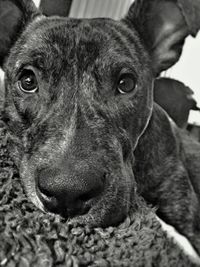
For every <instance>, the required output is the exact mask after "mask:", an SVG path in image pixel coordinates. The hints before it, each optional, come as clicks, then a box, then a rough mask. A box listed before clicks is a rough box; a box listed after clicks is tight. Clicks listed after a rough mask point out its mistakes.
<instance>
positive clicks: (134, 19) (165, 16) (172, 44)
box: [124, 0, 190, 75]
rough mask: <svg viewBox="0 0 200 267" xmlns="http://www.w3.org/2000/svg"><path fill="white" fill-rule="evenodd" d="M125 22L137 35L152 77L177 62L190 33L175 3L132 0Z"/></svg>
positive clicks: (154, 0)
mask: <svg viewBox="0 0 200 267" xmlns="http://www.w3.org/2000/svg"><path fill="white" fill-rule="evenodd" d="M124 21H125V22H126V23H127V25H128V26H129V27H134V28H135V29H136V30H137V32H138V33H139V36H140V38H141V40H142V41H143V43H144V45H145V46H146V48H147V50H148V51H149V54H150V56H151V59H152V67H153V71H154V73H155V75H158V74H159V73H160V72H161V71H163V70H166V69H168V68H170V67H171V66H172V65H174V64H175V63H176V62H177V61H178V59H179V57H180V55H181V53H182V48H183V44H184V41H185V38H186V37H187V36H188V35H189V34H190V32H189V28H188V26H187V23H186V21H185V19H184V16H183V14H182V12H181V9H180V8H179V5H178V3H177V1H176V0H135V2H134V3H133V4H132V6H131V7H130V10H129V12H128V14H127V16H126V18H125V19H124Z"/></svg>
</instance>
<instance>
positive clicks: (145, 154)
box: [133, 104, 180, 201]
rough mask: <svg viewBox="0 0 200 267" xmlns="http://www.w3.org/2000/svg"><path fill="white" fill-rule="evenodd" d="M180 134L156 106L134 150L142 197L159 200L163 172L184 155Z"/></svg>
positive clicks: (134, 169)
mask: <svg viewBox="0 0 200 267" xmlns="http://www.w3.org/2000/svg"><path fill="white" fill-rule="evenodd" d="M177 134H178V133H177V131H176V127H175V125H174V126H173V124H172V122H171V121H170V118H169V117H168V116H167V114H166V113H165V112H164V111H163V110H162V108H160V107H159V106H158V105H157V104H154V108H153V113H152V116H151V119H150V121H149V125H148V127H147V129H146V131H145V132H144V134H143V135H142V136H141V138H140V140H139V142H138V145H137V147H136V149H135V151H134V156H135V165H134V168H133V171H134V174H135V178H136V181H137V184H138V190H139V192H140V193H141V194H145V196H146V195H148V196H149V197H148V198H149V201H156V199H157V197H158V196H157V195H156V194H157V191H158V190H156V189H158V187H159V186H160V185H161V183H162V180H161V179H162V175H161V173H162V172H163V171H164V169H165V164H166V162H167V161H169V160H172V159H173V157H174V156H177V153H180V151H179V150H180V144H179V143H178V141H177V137H176V135H177Z"/></svg>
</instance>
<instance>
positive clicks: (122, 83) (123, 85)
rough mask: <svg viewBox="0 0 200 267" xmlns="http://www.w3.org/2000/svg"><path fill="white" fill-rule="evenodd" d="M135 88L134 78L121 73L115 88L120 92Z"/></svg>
mask: <svg viewBox="0 0 200 267" xmlns="http://www.w3.org/2000/svg"><path fill="white" fill-rule="evenodd" d="M135 88H136V79H135V77H134V76H133V75H132V74H130V73H126V74H122V75H121V76H120V79H119V81H118V85H117V90H118V92H119V93H120V94H128V93H131V92H132V91H133V90H134V89H135Z"/></svg>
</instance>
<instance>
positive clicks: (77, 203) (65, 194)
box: [38, 169, 105, 217]
mask: <svg viewBox="0 0 200 267" xmlns="http://www.w3.org/2000/svg"><path fill="white" fill-rule="evenodd" d="M104 179H105V175H104V174H103V173H102V172H101V171H96V170H92V169H90V170H87V172H76V173H75V174H73V175H70V174H69V173H67V174H63V173H62V172H61V171H60V170H57V169H43V170H41V171H40V172H39V173H38V195H39V197H40V198H41V200H42V202H43V204H44V206H45V207H46V208H47V210H49V211H51V212H53V213H57V214H60V215H62V216H63V217H68V216H76V215H82V214H85V213H87V212H88V210H89V209H90V208H91V206H92V205H93V203H95V201H97V198H98V196H99V195H100V194H101V192H102V191H103V188H104Z"/></svg>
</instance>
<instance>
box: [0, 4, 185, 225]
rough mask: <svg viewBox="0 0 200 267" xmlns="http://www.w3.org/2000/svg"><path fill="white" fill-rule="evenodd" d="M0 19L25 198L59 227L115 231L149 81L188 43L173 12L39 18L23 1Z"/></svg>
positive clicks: (1, 56)
mask: <svg viewBox="0 0 200 267" xmlns="http://www.w3.org/2000/svg"><path fill="white" fill-rule="evenodd" d="M0 10H1V11H0V27H1V28H0V36H1V39H0V62H1V65H2V67H3V69H4V71H5V87H6V92H5V106H4V119H5V120H6V122H7V124H8V128H9V132H10V137H11V139H12V144H13V147H12V149H13V154H14V155H15V158H16V159H17V163H18V166H19V170H20V175H21V178H22V181H23V184H24V187H25V190H26V192H27V195H28V196H29V197H30V199H31V200H32V202H33V203H35V205H36V206H38V207H40V208H41V209H47V210H49V211H51V212H53V213H59V214H61V215H62V216H65V217H68V216H69V217H73V216H79V215H80V218H82V220H83V221H87V222H89V223H91V224H93V225H108V224H113V223H117V222H118V221H120V220H121V219H122V218H123V217H124V216H125V215H126V214H127V212H128V210H129V207H130V203H131V200H132V198H134V196H135V189H136V184H135V180H134V174H133V169H132V167H133V164H134V156H133V154H134V149H135V147H136V146H137V142H138V140H139V138H140V137H141V135H142V134H143V133H144V131H145V129H146V127H147V125H148V122H149V119H150V116H151V112H152V106H153V99H152V84H153V79H154V77H155V76H156V75H157V74H158V73H160V72H161V71H162V70H164V69H167V68H168V67H170V66H171V65H173V64H174V63H175V62H176V61H177V60H178V58H179V56H180V53H181V49H182V44H183V40H184V39H185V37H186V35H187V27H186V24H185V21H184V19H183V17H182V15H181V13H180V11H179V8H178V7H177V6H176V3H175V1H170V0H167V1H162V0H159V1H158V0H155V1H153V0H151V1H145V0H138V1H136V2H135V4H133V5H132V7H131V8H130V10H129V12H128V14H127V16H126V17H125V19H123V20H121V21H114V20H111V19H91V20H88V19H81V20H79V19H69V18H62V17H50V18H47V17H45V16H42V14H40V12H39V11H38V10H37V9H36V7H35V6H34V4H33V3H32V2H31V1H29V0H27V1H26V0H1V1H0Z"/></svg>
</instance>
